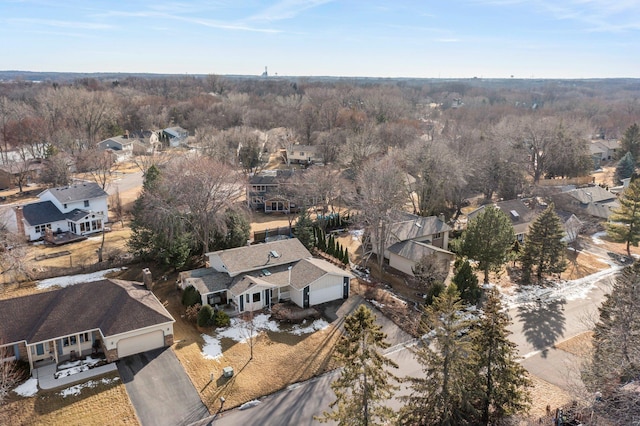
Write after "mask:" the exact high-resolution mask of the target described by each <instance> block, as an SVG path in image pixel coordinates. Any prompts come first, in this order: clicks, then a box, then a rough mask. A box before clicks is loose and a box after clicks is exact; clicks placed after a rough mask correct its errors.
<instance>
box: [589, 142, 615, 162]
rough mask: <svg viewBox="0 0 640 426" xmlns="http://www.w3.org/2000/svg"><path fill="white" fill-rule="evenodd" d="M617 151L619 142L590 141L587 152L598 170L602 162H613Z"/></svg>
mask: <svg viewBox="0 0 640 426" xmlns="http://www.w3.org/2000/svg"><path fill="white" fill-rule="evenodd" d="M619 149H620V141H619V140H617V139H607V140H605V139H602V140H594V141H591V146H590V147H589V150H590V152H591V156H592V158H593V162H594V166H595V168H596V169H599V168H600V165H601V164H602V162H604V161H610V160H615V159H616V158H617V156H618V150H619Z"/></svg>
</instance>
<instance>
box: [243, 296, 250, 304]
mask: <svg viewBox="0 0 640 426" xmlns="http://www.w3.org/2000/svg"><path fill="white" fill-rule="evenodd" d="M244 301H245V302H247V303H249V295H248V294H245V295H244Z"/></svg>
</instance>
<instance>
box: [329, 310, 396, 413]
mask: <svg viewBox="0 0 640 426" xmlns="http://www.w3.org/2000/svg"><path fill="white" fill-rule="evenodd" d="M375 320H376V316H375V315H374V314H373V312H371V310H370V309H369V308H367V307H366V306H365V305H360V306H359V307H358V308H357V309H356V310H355V311H354V312H353V314H351V315H349V316H347V317H346V318H345V322H344V334H343V335H342V337H341V338H340V341H339V342H338V344H337V345H336V356H337V359H338V360H339V361H340V362H341V363H342V364H343V365H344V368H343V370H342V374H341V375H340V377H339V378H338V379H337V380H335V381H334V382H333V383H332V384H331V389H332V390H333V392H334V393H335V395H336V400H335V401H334V402H332V403H331V404H330V405H329V406H330V407H331V408H332V409H333V411H331V412H324V413H323V416H322V417H320V418H318V419H317V420H320V421H322V422H328V421H336V422H338V424H339V425H364V426H366V425H373V424H381V423H387V422H389V421H390V420H392V418H393V416H394V412H393V410H391V409H390V408H388V407H386V406H385V405H384V403H385V402H386V401H387V400H389V399H390V398H391V397H392V396H393V394H394V392H395V391H396V390H398V388H399V387H398V386H397V385H395V384H394V383H393V382H394V381H396V380H397V378H396V377H395V376H394V375H393V374H392V373H391V372H390V371H389V368H398V365H397V364H396V363H395V362H393V361H392V360H391V359H389V358H387V357H386V356H384V355H382V354H381V353H380V351H382V350H384V349H386V348H388V347H389V344H388V343H387V342H386V340H385V339H386V338H387V336H386V334H385V333H383V332H382V331H381V328H382V327H381V326H380V325H378V324H376V322H375Z"/></svg>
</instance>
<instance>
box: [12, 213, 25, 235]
mask: <svg viewBox="0 0 640 426" xmlns="http://www.w3.org/2000/svg"><path fill="white" fill-rule="evenodd" d="M13 211H14V212H15V213H16V224H17V225H18V233H19V234H20V235H24V220H23V219H24V213H23V212H22V206H18V207H14V208H13Z"/></svg>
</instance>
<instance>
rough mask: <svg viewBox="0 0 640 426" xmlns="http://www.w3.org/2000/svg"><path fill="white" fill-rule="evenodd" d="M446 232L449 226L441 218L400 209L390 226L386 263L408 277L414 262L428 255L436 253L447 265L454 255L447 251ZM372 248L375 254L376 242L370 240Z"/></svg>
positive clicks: (447, 234)
mask: <svg viewBox="0 0 640 426" xmlns="http://www.w3.org/2000/svg"><path fill="white" fill-rule="evenodd" d="M449 231H451V227H450V226H449V225H447V224H446V223H445V222H444V220H443V218H440V217H436V216H429V217H423V216H417V215H413V214H409V213H404V212H401V213H400V217H399V220H398V221H396V222H394V223H392V224H391V225H390V226H389V240H388V241H387V244H386V245H385V250H384V257H385V259H388V260H389V266H391V267H392V268H395V269H397V270H399V271H402V272H404V273H405V274H408V275H411V276H413V267H414V266H415V264H416V263H417V262H419V261H420V260H421V259H422V258H423V257H424V256H427V255H431V254H435V256H436V258H438V259H439V260H440V261H441V262H442V263H446V264H447V265H448V264H449V263H450V262H451V261H452V260H453V258H454V254H453V253H451V252H450V251H448V250H447V249H448V247H449ZM372 248H373V252H374V253H376V255H377V254H378V253H377V250H378V249H377V245H376V244H375V242H372Z"/></svg>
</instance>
